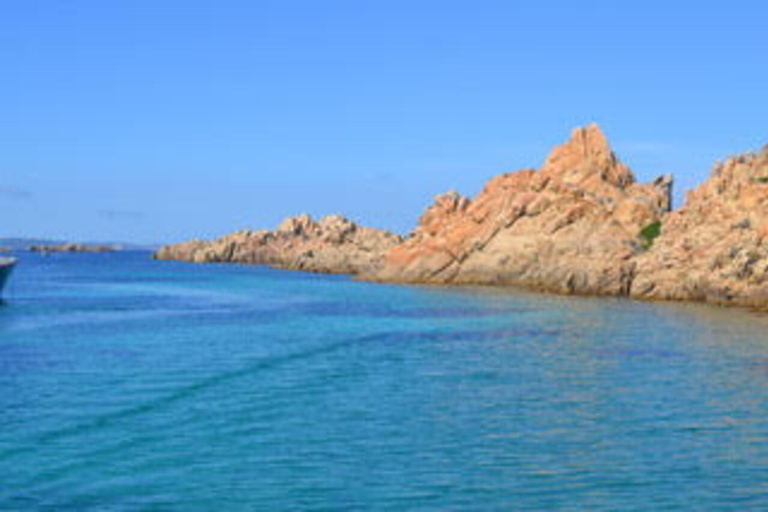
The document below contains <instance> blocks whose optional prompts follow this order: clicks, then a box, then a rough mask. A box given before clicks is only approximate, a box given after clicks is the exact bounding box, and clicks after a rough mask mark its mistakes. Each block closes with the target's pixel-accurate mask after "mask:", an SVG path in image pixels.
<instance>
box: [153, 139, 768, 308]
mask: <svg viewBox="0 0 768 512" xmlns="http://www.w3.org/2000/svg"><path fill="white" fill-rule="evenodd" d="M671 194H672V177H671V176H661V177H659V178H657V179H656V180H654V181H653V182H651V183H647V184H640V183H637V182H636V180H635V177H634V174H633V173H632V171H631V170H630V169H629V168H628V167H627V166H626V165H624V164H623V163H622V162H621V161H620V160H619V159H618V157H617V156H616V155H615V154H614V153H613V151H612V150H611V148H610V145H609V144H608V141H607V139H606V137H605V136H604V134H603V133H602V132H601V131H600V129H599V128H598V127H597V126H596V125H590V126H587V127H585V128H578V129H576V130H574V132H573V134H572V135H571V138H570V139H569V140H568V141H567V142H566V143H564V144H563V145H561V146H559V147H557V148H555V150H554V151H553V152H552V153H551V154H550V155H549V156H548V157H547V159H546V160H545V162H544V164H543V165H542V167H541V168H540V169H538V170H535V169H526V170H521V171H517V172H512V173H506V174H502V175H499V176H497V177H496V178H493V179H492V180H490V181H489V182H488V183H487V184H486V186H485V188H484V189H483V190H482V191H481V192H480V193H479V194H478V195H477V197H475V198H473V199H470V198H466V197H463V196H461V195H459V194H457V193H455V192H449V193H447V194H443V195H441V196H438V197H437V198H436V200H435V203H434V204H433V205H431V206H430V207H429V208H427V210H426V211H425V212H424V214H423V215H422V217H421V219H420V220H419V224H418V226H417V227H416V229H415V230H414V231H413V232H412V233H411V234H410V235H409V236H408V237H407V238H404V239H403V238H401V237H398V236H397V235H394V234H392V233H388V232H386V231H380V230H375V229H372V228H365V227H361V226H358V225H357V224H354V223H352V222H351V221H348V220H347V219H345V218H344V217H341V216H329V217H325V218H323V219H321V220H320V221H314V220H312V219H311V218H309V217H308V216H306V215H305V216H299V217H296V218H292V219H287V220H286V221H285V222H284V223H283V224H281V226H280V227H279V228H278V229H277V230H275V231H241V232H237V233H233V234H231V235H228V236H226V237H223V238H221V239H218V240H215V241H213V242H204V241H192V242H186V243H182V244H177V245H171V246H165V247H163V248H161V249H160V250H159V251H158V252H157V253H156V254H155V257H156V258H157V259H178V260H184V261H193V262H212V261H220V262H239V263H258V264H267V265H271V266H276V267H281V268H289V269H295V270H307V271H313V272H328V273H343V274H355V275H356V276H358V278H360V279H364V280H370V281H377V282H400V283H421V284H447V285H470V284H472V285H494V286H522V287H527V288H532V289H538V290H543V291H550V292H556V293H563V294H578V295H609V296H620V297H632V298H637V299H645V300H684V301H702V302H710V303H715V304H726V305H742V306H750V307H757V308H768V146H766V148H764V149H763V150H762V152H760V153H753V154H747V155H743V156H739V157H735V158H732V159H729V160H728V161H727V162H725V163H722V164H718V165H716V166H715V168H714V169H713V171H712V176H711V177H710V178H709V179H708V180H707V181H706V182H705V183H704V184H702V185H701V186H699V187H698V188H697V189H696V190H695V191H693V192H691V193H690V194H689V196H688V199H687V201H686V203H685V205H684V206H683V207H682V208H680V209H679V210H676V211H672V210H671V202H672V201H671Z"/></svg>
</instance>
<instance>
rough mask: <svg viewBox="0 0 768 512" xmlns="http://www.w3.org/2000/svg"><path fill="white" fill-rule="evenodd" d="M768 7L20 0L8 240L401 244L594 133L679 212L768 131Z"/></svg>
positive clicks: (1, 53)
mask: <svg viewBox="0 0 768 512" xmlns="http://www.w3.org/2000/svg"><path fill="white" fill-rule="evenodd" d="M766 19H768V2H764V1H759V2H758V1H752V2H746V1H739V0H730V1H728V2H707V1H699V2H672V1H666V2H656V1H642V2H633V1H626V2H616V1H611V2H593V1H589V0H582V1H579V2H572V1H567V2H565V1H563V2H554V1H549V2H548V1H537V2H515V1H511V0H510V1H497V2H493V1H483V0H473V1H469V0H467V1H463V2H452V1H450V0H443V1H434V2H432V1H419V0H408V1H399V0H387V1H363V0H356V1H349V2H341V1H333V0H328V1H322V2H321V1H304V2H300V1H291V0H282V1H277V2H269V1H255V0H254V1H237V0H216V1H214V0H209V1H195V0H183V1H182V0H131V1H128V0H124V1H119V0H114V1H104V0H93V1H87V0H46V1H41V0H4V1H3V2H2V3H0V218H2V222H0V236H30V237H48V238H57V239H65V240H78V241H125V242H135V243H152V244H155V243H166V242H176V241H181V240H185V239H190V238H209V237H213V236H219V235H223V234H225V233H228V232H230V231H234V230H238V229H242V228H253V229H261V228H273V227H275V226H276V225H277V224H278V223H279V222H280V220H281V219H283V218H284V217H286V216H289V215H295V214H299V213H302V212H307V213H310V214H312V215H315V216H321V215H324V214H331V213H343V214H345V215H346V216H348V217H349V218H351V219H352V220H355V221H358V222H361V223H363V224H366V225H371V226H374V227H379V228H385V229H390V230H393V231H397V232H400V233H407V232H408V231H410V230H411V229H412V228H413V227H414V226H415V223H416V222H417V220H418V217H419V216H420V214H421V213H422V211H423V210H424V208H425V207H427V206H428V205H429V204H430V203H431V201H432V198H433V197H434V196H435V195H437V194H439V193H442V192H445V191H447V190H449V189H454V190H457V191H459V192H461V193H464V194H467V195H474V194H476V193H477V192H479V191H480V190H481V189H482V186H483V184H484V182H485V181H487V180H488V179H490V178H491V177H492V176H494V175H496V174H499V173H502V172H509V171H513V170H517V169H522V168H532V167H538V166H540V165H541V163H542V162H543V161H544V159H545V158H546V155H547V153H548V152H549V151H550V149H551V148H552V147H553V146H555V145H557V144H560V143H562V142H564V141H565V140H567V138H568V137H569V135H570V132H571V130H572V129H573V128H575V127H577V126H582V125H585V124H588V123H591V122H596V123H598V124H599V125H600V126H601V127H602V129H603V130H604V132H605V133H606V135H607V136H608V138H609V140H610V141H611V144H612V146H613V148H614V150H615V151H616V153H617V154H618V156H619V157H620V158H621V159H622V160H623V161H624V162H626V163H627V164H629V165H630V167H631V168H632V169H633V171H634V172H635V174H636V175H637V177H638V179H639V180H640V181H649V180H652V179H653V178H654V177H656V176H658V175H661V174H666V173H673V174H674V175H675V179H676V185H675V187H676V194H675V197H676V201H677V203H678V205H679V204H680V202H682V200H683V197H684V192H685V190H686V189H691V188H693V187H695V186H696V185H697V184H698V183H700V182H701V181H703V180H704V179H706V177H707V176H708V175H709V170H710V168H711V166H712V165H713V164H714V162H715V161H717V160H718V159H724V158H726V157H727V156H729V155H732V154H736V153H741V152H745V151H750V150H758V149H760V148H761V147H762V146H763V145H765V144H766V143H768V95H766V92H768V65H766V58H767V57H766V55H767V54H768V30H766V29H765V20H766Z"/></svg>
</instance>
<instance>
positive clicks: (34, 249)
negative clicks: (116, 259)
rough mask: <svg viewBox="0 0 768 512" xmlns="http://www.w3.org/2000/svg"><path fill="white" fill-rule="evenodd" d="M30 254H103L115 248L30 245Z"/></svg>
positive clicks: (70, 244) (87, 245)
mask: <svg viewBox="0 0 768 512" xmlns="http://www.w3.org/2000/svg"><path fill="white" fill-rule="evenodd" d="M29 250H30V251H32V252H42V253H48V252H91V253H103V252H115V251H116V250H118V248H117V247H115V246H112V245H91V244H76V243H66V244H58V245H32V246H30V247H29Z"/></svg>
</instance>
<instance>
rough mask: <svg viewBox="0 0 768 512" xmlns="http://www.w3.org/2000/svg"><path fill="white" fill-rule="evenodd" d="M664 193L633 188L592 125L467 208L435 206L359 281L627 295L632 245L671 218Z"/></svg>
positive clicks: (445, 201) (454, 201)
mask: <svg viewBox="0 0 768 512" xmlns="http://www.w3.org/2000/svg"><path fill="white" fill-rule="evenodd" d="M671 187H672V180H671V177H664V178H660V179H658V180H656V181H655V182H654V183H651V184H646V185H642V184H638V183H636V182H635V178H634V176H633V174H632V172H631V171H630V170H629V168H628V167H627V166H626V165H624V164H623V163H621V162H620V161H619V159H618V158H617V157H616V155H615V154H614V153H613V152H612V151H611V148H610V147H609V145H608V142H607V140H606V138H605V136H604V135H603V133H602V132H601V131H600V129H599V128H598V127H597V126H596V125H590V126H588V127H586V128H580V129H576V130H575V131H574V132H573V134H572V136H571V139H570V140H569V141H568V142H566V143H565V144H564V145H562V146H560V147H558V148H556V149H555V150H554V151H553V152H552V153H551V154H550V155H549V157H548V158H547V159H546V161H545V162H544V165H543V166H542V167H541V169H539V170H522V171H518V172H514V173H509V174H503V175H500V176H498V177H496V178H494V179H492V180H491V181H490V182H489V183H488V184H487V185H486V186H485V188H484V189H483V190H482V192H480V194H479V195H478V196H477V197H476V198H474V199H472V200H470V199H468V198H466V197H463V196H461V195H459V194H456V193H454V192H449V193H448V194H445V195H442V196H439V197H437V199H436V201H435V203H434V204H433V205H432V206H431V207H430V208H428V209H427V211H426V212H425V213H424V215H423V216H422V217H421V219H420V221H419V225H418V227H417V228H416V230H415V231H414V232H413V233H412V234H411V236H410V237H409V238H408V239H407V240H405V241H404V242H403V243H402V244H400V245H398V246H396V247H394V248H392V249H391V250H390V251H389V252H388V253H387V256H386V261H385V264H384V266H383V267H382V268H381V269H379V270H377V271H375V272H373V273H369V274H366V275H365V276H363V277H364V278H367V279H371V280H378V281H399V282H417V283H452V284H489V285H491V284H492V285H521V286H526V287H533V288H538V289H544V290H550V291H555V292H561V293H578V294H601V295H628V294H629V293H630V291H631V287H632V282H633V280H634V278H635V275H636V272H637V269H636V262H635V256H636V255H637V254H638V253H639V252H640V251H641V250H642V249H643V246H642V241H641V239H640V238H639V236H638V235H639V233H640V232H641V230H642V229H643V228H644V227H646V226H648V225H649V224H652V223H653V222H654V221H658V220H660V219H661V218H662V217H663V216H664V215H665V214H666V213H667V212H668V211H669V210H670V206H671V204H670V201H671V199H670V196H671Z"/></svg>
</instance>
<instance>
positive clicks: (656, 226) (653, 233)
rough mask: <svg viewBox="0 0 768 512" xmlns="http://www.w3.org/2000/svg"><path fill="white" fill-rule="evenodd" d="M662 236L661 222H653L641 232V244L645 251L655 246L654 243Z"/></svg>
mask: <svg viewBox="0 0 768 512" xmlns="http://www.w3.org/2000/svg"><path fill="white" fill-rule="evenodd" d="M660 234H661V221H660V220H657V221H654V222H651V223H650V224H648V225H647V226H645V227H644V228H643V229H642V230H641V231H640V244H641V246H642V248H643V250H648V249H650V248H651V246H653V241H654V240H655V239H656V238H657V237H658V236H659V235H660Z"/></svg>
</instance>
